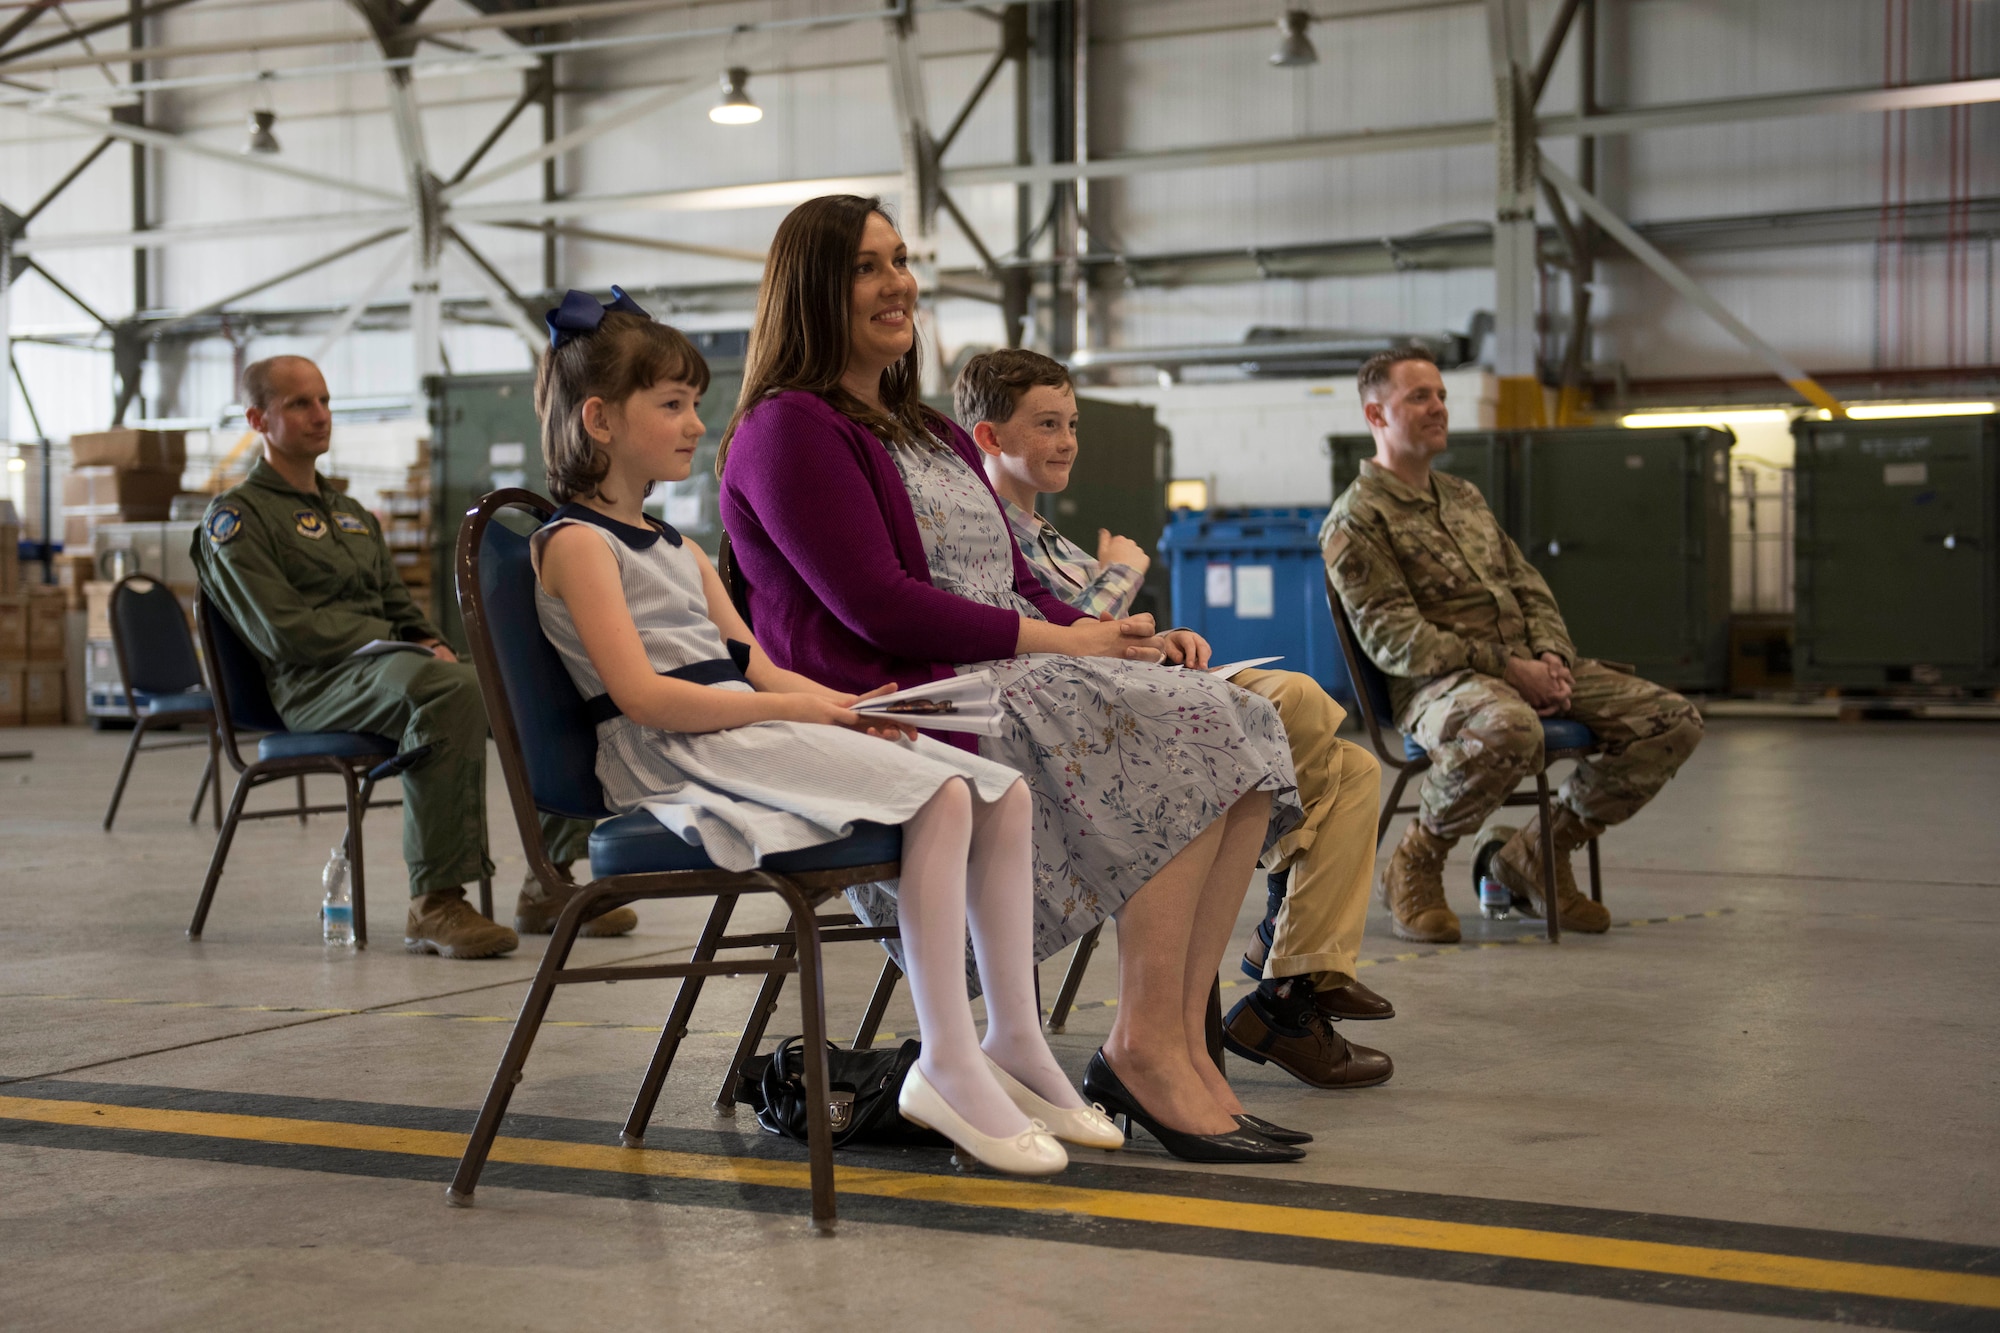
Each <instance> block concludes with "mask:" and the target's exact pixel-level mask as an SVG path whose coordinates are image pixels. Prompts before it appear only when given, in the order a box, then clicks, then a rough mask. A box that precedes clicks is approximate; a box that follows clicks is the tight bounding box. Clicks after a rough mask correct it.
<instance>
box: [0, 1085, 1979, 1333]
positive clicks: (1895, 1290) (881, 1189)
mask: <svg viewBox="0 0 2000 1333" xmlns="http://www.w3.org/2000/svg"><path fill="white" fill-rule="evenodd" d="M0 1119H8V1120H22V1121H31V1122H35V1123H41V1124H54V1125H71V1126H79V1127H85V1128H95V1129H115V1130H138V1131H143V1132H151V1133H160V1134H185V1135H193V1136H197V1137H202V1138H213V1139H234V1140H248V1141H251V1142H257V1143H281V1144H290V1145H295V1146H304V1147H320V1148H337V1149H350V1150H358V1151H366V1152H386V1153H401V1154H405V1155H409V1156H417V1157H433V1158H447V1159H456V1158H457V1157H458V1156H459V1155H460V1154H461V1153H462V1152H463V1151H464V1148H465V1138H464V1136H463V1135H460V1134H452V1133H446V1132H444V1131H441V1130H421V1129H399V1128H395V1127H392V1126H384V1125H356V1124H345V1123H340V1122H335V1121H325V1120H295V1119H290V1118H285V1117H278V1116H260V1115H231V1114H222V1113H217V1112H210V1111H174V1110H158V1109H153V1108H147V1107H132V1106H115V1105H110V1104H106V1103H99V1102H81V1101H58V1100H49V1099H41V1098H29V1097H6V1096H0ZM491 1160H493V1161H495V1162H509V1163H516V1164H520V1165H527V1166H546V1167H559V1168H568V1169H571V1170H584V1171H610V1172H619V1173H622V1174H626V1175H639V1176H656V1177H664V1178H670V1179H679V1180H702V1181H712V1182H717V1183H722V1184H735V1185H764V1186H775V1187H777V1188H781V1189H795V1190H804V1189H807V1188H808V1187H809V1181H808V1177H807V1172H806V1167H805V1164H804V1163H802V1162H784V1161H770V1160H764V1159H759V1158H749V1157H725V1156H721V1155H710V1154H705V1153H686V1152H674V1151H669V1150H664V1149H657V1148H643V1149H631V1148H618V1147H610V1146H602V1145H596V1144H587V1143H565V1142H561V1141H558V1140H550V1139H518V1138H505V1137H503V1138H501V1139H499V1140H498V1141H497V1142H496V1143H495V1144H494V1147H493V1154H492V1159H491ZM836 1179H837V1182H838V1186H839V1189H840V1190H841V1191H842V1192H843V1193H846V1194H850V1195H866V1196H873V1197H878V1198H888V1199H902V1200H910V1201H916V1202H924V1203H940V1204H953V1205H958V1206H961V1207H973V1208H996V1209H1008V1210H1015V1211H1021V1212H1045V1213H1049V1212H1052V1213H1063V1214H1070V1215H1074V1216H1078V1217H1090V1218H1101V1219H1105V1220H1116V1221H1128V1222H1141V1223H1152V1224H1155V1225H1163V1226H1187V1227H1204V1228H1208V1229H1210V1230H1222V1231H1235V1232H1246V1233H1252V1234H1264V1235H1281V1236H1299V1237H1307V1238H1312V1239H1319V1240H1329V1241H1344V1242H1349V1243H1354V1244H1362V1245H1386V1246H1398V1247H1403V1248H1409V1249H1419V1250H1436V1251H1443V1252H1447V1253H1453V1254H1473V1255H1486V1256H1490V1257H1494V1258H1505V1259H1528V1260H1536V1261H1540V1262H1545V1263H1557V1264H1579V1265H1585V1266H1589V1267H1594V1268H1607V1269H1622V1270H1627V1271H1633V1272H1644V1273H1660V1274H1666V1275H1671V1276H1674V1277H1685V1278H1695V1279H1701V1280H1706V1281H1721V1282H1744V1283H1754V1284H1757V1285H1760V1286H1770V1287H1787V1288H1794V1289H1798V1290H1804V1291H1822V1292H1836V1293H1844V1294H1851V1295H1856V1296H1873V1297H1880V1298H1884V1299H1889V1300H1911V1301H1932V1302H1939V1303H1943V1304H1950V1305H1961V1306H1974V1307H1978V1308H1982V1309H1996V1310H2000V1277H1989V1276H1985V1275H1982V1274H1977V1273H1953V1272H1945V1271H1940V1270H1937V1269H1927V1268H1907V1267H1900V1266H1896V1265H1889V1264H1868V1263H1856V1262H1850V1261H1846V1260H1833V1259H1814V1258H1806V1257H1803V1256H1798V1255H1787V1254H1768V1253H1762V1252H1758V1251H1752V1250H1725V1249H1710V1248H1706V1247H1703V1246H1696V1245H1675V1244H1668V1243H1662V1242H1657V1241H1635V1240H1622V1239H1617V1238H1614V1237H1607V1236H1587V1235H1579V1234H1575V1233H1571V1232H1559V1231H1537V1230H1533V1229H1530V1228H1525V1227H1504V1226H1488V1225H1482V1224H1477V1223H1467V1222H1443V1221H1430V1220H1426V1219H1422V1218H1411V1217H1390V1216H1383V1215H1380V1214H1375V1213H1356V1212H1343V1211H1339V1210H1334V1209H1314V1208H1298V1207H1288V1206H1284V1205H1277V1204H1259V1203H1238V1202H1231V1201H1228V1200H1219V1199H1203V1198H1193V1197H1188V1196H1183V1195H1173V1194H1158V1193H1150V1192H1146V1191H1140V1190H1133V1191H1125V1190H1103V1189H1081V1188H1076V1187H1071V1186H1064V1185H1054V1184H1029V1183H1020V1182H1014V1181H1006V1180H991V1179H985V1178H981V1177H963V1176H945V1175H929V1174H922V1173H917V1172H902V1171H881V1170H875V1169H872V1168H865V1167H838V1168H836Z"/></svg>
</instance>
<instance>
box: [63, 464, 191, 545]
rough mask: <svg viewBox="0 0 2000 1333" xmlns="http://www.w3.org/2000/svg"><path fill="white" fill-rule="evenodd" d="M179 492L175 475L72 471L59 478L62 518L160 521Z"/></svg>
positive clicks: (141, 471) (89, 469)
mask: <svg viewBox="0 0 2000 1333" xmlns="http://www.w3.org/2000/svg"><path fill="white" fill-rule="evenodd" d="M180 489H181V474H180V473H179V471H163V470H150V471H149V470H144V469H139V468H116V467H80V468H74V469H72V470H71V471H70V474H69V476H67V477H65V478H63V505H62V507H63V517H64V519H70V518H108V519H124V520H125V521H127V522H139V521H143V520H163V519H165V518H166V516H167V515H168V514H169V513H170V512H171V511H172V510H173V506H174V496H176V495H177V494H179V493H180ZM65 545H67V543H65Z"/></svg>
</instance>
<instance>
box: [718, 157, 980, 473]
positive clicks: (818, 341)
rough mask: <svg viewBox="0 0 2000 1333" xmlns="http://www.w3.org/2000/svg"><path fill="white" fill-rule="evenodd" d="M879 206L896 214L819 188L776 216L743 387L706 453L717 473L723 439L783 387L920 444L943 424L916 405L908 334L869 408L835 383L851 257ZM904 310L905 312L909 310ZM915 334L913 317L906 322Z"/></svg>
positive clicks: (844, 345)
mask: <svg viewBox="0 0 2000 1333" xmlns="http://www.w3.org/2000/svg"><path fill="white" fill-rule="evenodd" d="M873 213H879V214H881V215H882V218H883V220H884V221H886V222H888V224H889V225H890V226H892V227H893V226H895V225H896V220H895V219H894V218H893V217H890V216H889V210H888V209H886V208H884V207H883V206H882V201H881V199H879V198H874V199H864V198H862V197H861V196H860V195H858V194H827V195H821V196H820V197H819V198H817V199H808V200H807V201H806V202H805V203H803V204H800V205H799V206H798V207H797V208H795V209H793V210H792V211H791V212H790V213H788V214H786V215H785V220H784V221H783V222H780V223H779V224H778V234H777V235H776V236H774V237H772V239H771V253H770V257H769V258H768V259H767V260H766V261H765V263H764V282H763V285H762V286H761V287H760V288H759V289H758V292H757V318H756V320H755V321H754V322H753V323H752V324H751V326H750V346H749V348H748V351H747V352H746V354H745V358H744V366H743V393H742V395H741V396H740V397H738V398H737V400H736V415H735V416H733V417H731V418H730V419H729V427H728V429H726V430H725V431H723V432H722V446H721V448H720V449H719V450H717V452H716V456H715V470H716V472H717V474H718V475H719V474H720V473H721V471H722V464H723V461H724V460H725V459H727V458H728V457H729V442H730V440H731V439H733V438H734V437H735V435H736V428H737V427H738V426H739V425H741V424H742V423H743V418H744V417H745V416H746V415H748V414H749V412H750V409H751V408H753V407H755V406H757V404H759V403H761V402H763V401H764V400H765V399H766V398H770V397H772V396H773V395H776V394H780V393H784V392H786V391H787V390H791V389H804V390H805V391H806V392H808V393H815V394H818V395H819V396H820V397H821V398H824V399H825V400H826V401H827V402H829V403H831V404H832V405H833V406H834V407H835V408H837V409H839V410H840V411H841V412H842V413H843V414H844V415H846V416H847V417H848V418H849V419H851V420H853V421H856V422H858V423H860V424H861V425H863V426H865V427H867V428H868V429H869V430H870V431H873V432H874V433H875V435H876V436H877V437H879V438H881V439H884V440H903V441H907V442H911V443H916V442H921V441H924V440H926V439H927V438H928V436H929V435H930V433H931V432H934V431H935V432H942V431H943V430H944V429H945V424H944V418H943V417H942V416H940V415H939V414H938V413H937V412H934V411H932V410H931V409H930V408H928V407H926V406H924V402H923V399H922V397H921V396H920V395H921V392H922V384H921V378H920V374H919V369H918V368H919V366H920V365H921V364H922V362H921V348H920V346H919V343H918V338H917V337H912V338H911V340H910V350H909V351H908V352H906V353H904V354H903V357H902V359H901V360H899V361H897V362H896V364H894V365H892V366H890V367H889V368H888V369H887V370H885V371H883V372H882V402H883V405H884V406H886V407H887V408H888V409H889V410H888V411H887V412H886V413H883V412H878V411H876V410H875V409H874V408H872V407H870V406H868V405H867V404H866V403H863V402H862V401H861V400H860V399H858V398H856V397H855V396H854V395H853V394H851V393H849V392H848V391H847V390H846V389H844V388H842V387H841V384H840V377H841V374H842V373H843V372H844V371H846V369H847V356H848V351H849V348H850V347H851V346H852V333H851V331H850V329H849V321H850V320H851V319H852V312H853V308H854V256H855V254H856V252H858V251H859V250H860V249H861V233H862V232H863V231H864V230H865V229H866V228H867V226H868V218H869V215H870V214H873ZM913 313H914V312H913ZM911 329H912V332H913V333H915V322H914V320H913V321H912V324H911Z"/></svg>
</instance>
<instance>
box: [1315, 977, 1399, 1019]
mask: <svg viewBox="0 0 2000 1333" xmlns="http://www.w3.org/2000/svg"><path fill="white" fill-rule="evenodd" d="M1313 1005H1314V1006H1315V1007H1316V1008H1317V1009H1318V1010H1319V1011H1320V1012H1321V1013H1322V1014H1325V1015H1326V1016H1327V1017H1328V1018H1333V1019H1340V1018H1360V1019H1370V1018H1394V1017H1395V1016H1396V1006H1395V1005H1393V1004H1390V1003H1389V1002H1388V1001H1387V1000H1385V999H1383V998H1382V997H1381V996H1379V995H1377V994H1376V993H1375V992H1374V991H1372V990H1369V989H1368V988H1367V987H1366V986H1364V985H1362V984H1361V983H1360V982H1358V981H1350V982H1348V983H1347V984H1346V985H1345V986H1338V987H1335V988H1334V989H1333V990H1323V991H1315V992H1313Z"/></svg>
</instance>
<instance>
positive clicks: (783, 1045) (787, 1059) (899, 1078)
mask: <svg viewBox="0 0 2000 1333" xmlns="http://www.w3.org/2000/svg"><path fill="white" fill-rule="evenodd" d="M803 1041H804V1038H802V1037H787V1038H785V1039H784V1040H783V1041H781V1042H779V1043H778V1048H777V1049H776V1050H774V1051H772V1052H771V1053H770V1054H769V1055H754V1056H751V1057H750V1058H749V1059H748V1060H745V1061H744V1062H743V1072H742V1073H741V1074H739V1075H738V1076H737V1080H736V1100H737V1101H739V1102H741V1103H743V1104H744V1105H746V1106H748V1107H750V1108H751V1109H752V1110H754V1111H756V1113H757V1123H758V1124H760V1125H762V1126H763V1127H764V1128H765V1129H767V1130H769V1131H770V1132H771V1133H773V1134H782V1135H784V1136H785V1137H786V1138H788V1139H797V1140H798V1141H799V1142H800V1143H804V1142H805V1141H806V1076H805V1059H804V1048H803V1046H802V1043H803ZM921 1051H922V1048H921V1047H920V1046H919V1045H918V1044H917V1043H916V1042H914V1041H906V1042H904V1043H903V1044H902V1045H901V1046H895V1047H885V1048H883V1049H881V1050H873V1051H844V1050H842V1049H840V1048H839V1047H838V1046H835V1045H834V1044H833V1043H832V1042H828V1043H827V1045H826V1073H827V1113H828V1117H829V1119H830V1120H831V1121H832V1124H833V1146H834V1147H836V1148H845V1147H846V1146H847V1145H849V1144H850V1143H870V1144H882V1145H890V1146H898V1147H912V1146H920V1145H921V1146H949V1140H947V1139H945V1138H943V1137H942V1136H940V1135H937V1134H933V1133H932V1132H931V1131H929V1130H927V1129H924V1128H923V1127H921V1126H919V1125H913V1124H911V1123H910V1122H909V1121H907V1120H905V1119H903V1116H902V1113H901V1112H900V1111H898V1110H897V1109H896V1098H897V1097H898V1096H899V1095H900V1094H901V1093H902V1091H903V1078H904V1076H905V1075H906V1074H908V1073H909V1072H910V1067H911V1066H912V1065H914V1064H916V1062H917V1056H918V1055H919V1054H920V1053H921Z"/></svg>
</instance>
